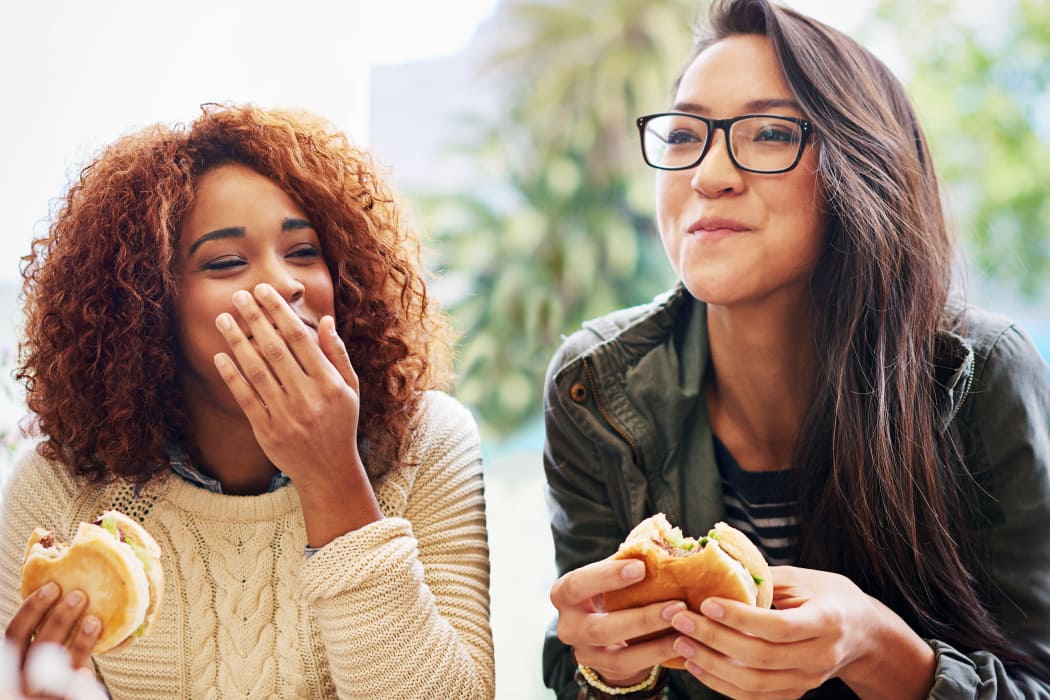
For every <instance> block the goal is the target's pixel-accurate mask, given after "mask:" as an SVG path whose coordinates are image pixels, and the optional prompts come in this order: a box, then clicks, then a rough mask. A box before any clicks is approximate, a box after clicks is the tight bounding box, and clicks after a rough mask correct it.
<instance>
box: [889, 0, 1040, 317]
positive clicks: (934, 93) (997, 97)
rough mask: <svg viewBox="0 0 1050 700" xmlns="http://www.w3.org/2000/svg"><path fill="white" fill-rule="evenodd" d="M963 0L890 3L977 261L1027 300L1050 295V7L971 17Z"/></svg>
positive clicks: (957, 216) (1030, 3) (949, 191)
mask: <svg viewBox="0 0 1050 700" xmlns="http://www.w3.org/2000/svg"><path fill="white" fill-rule="evenodd" d="M964 4H965V3H959V2H956V1H955V0H951V1H949V0H925V1H924V2H915V0H881V2H880V5H879V7H878V11H877V22H879V23H881V27H879V28H878V30H881V31H882V32H883V33H889V32H892V33H893V34H894V35H895V36H896V37H897V38H898V41H897V44H898V46H899V48H900V50H901V51H902V52H903V53H904V54H905V55H906V56H907V59H908V61H909V63H910V67H911V69H910V70H911V77H910V78H909V79H908V80H907V84H908V88H909V93H910V94H911V96H912V99H913V101H914V102H915V105H916V109H917V110H918V111H919V114H920V119H921V120H922V123H923V127H924V128H925V130H926V133H927V135H928V136H929V138H930V147H931V149H932V150H933V156H934V162H935V163H936V164H937V169H938V173H939V174H940V176H941V179H942V182H943V184H944V189H945V195H946V201H947V205H948V208H949V211H950V212H951V213H952V215H953V219H954V221H953V223H954V225H955V228H956V230H957V231H958V233H959V237H960V240H961V242H962V244H963V246H964V250H965V252H966V254H967V257H968V258H969V262H970V263H971V264H972V265H973V266H974V267H975V271H976V272H977V273H978V274H982V275H985V276H987V277H988V278H990V279H992V280H993V281H995V282H996V283H997V284H998V285H999V286H1000V287H1002V288H1006V289H1012V290H1013V291H1016V292H1020V293H1021V294H1022V295H1024V296H1025V297H1028V298H1029V299H1033V298H1035V297H1036V296H1037V295H1039V294H1040V293H1044V292H1045V291H1046V290H1048V289H1050V2H1047V1H1046V0H1002V1H1001V2H998V3H995V4H994V5H992V7H994V11H992V12H988V11H987V9H986V10H985V11H982V12H979V13H976V14H974V16H972V17H968V16H967V14H968V13H965V12H961V11H960V8H961V7H962V6H963V5H964Z"/></svg>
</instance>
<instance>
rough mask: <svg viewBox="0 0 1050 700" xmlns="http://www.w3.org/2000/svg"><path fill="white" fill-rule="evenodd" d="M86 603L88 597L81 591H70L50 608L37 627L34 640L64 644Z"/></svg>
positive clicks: (71, 633) (74, 627)
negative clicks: (49, 611)
mask: <svg viewBox="0 0 1050 700" xmlns="http://www.w3.org/2000/svg"><path fill="white" fill-rule="evenodd" d="M87 604H88V599H87V596H86V595H84V592H83V591H79V590H77V591H70V592H69V593H68V594H66V596H65V597H64V598H63V599H62V602H60V603H58V604H57V605H55V606H54V607H52V608H51V614H49V615H48V616H47V618H46V619H45V620H44V622H43V623H42V624H41V625H40V627H38V628H37V632H36V641H38V642H55V643H57V644H65V643H66V642H67V641H68V640H69V638H70V637H71V636H72V635H73V631H74V629H76V627H77V621H78V620H79V619H80V616H81V615H82V614H83V613H84V610H85V609H86V608H87Z"/></svg>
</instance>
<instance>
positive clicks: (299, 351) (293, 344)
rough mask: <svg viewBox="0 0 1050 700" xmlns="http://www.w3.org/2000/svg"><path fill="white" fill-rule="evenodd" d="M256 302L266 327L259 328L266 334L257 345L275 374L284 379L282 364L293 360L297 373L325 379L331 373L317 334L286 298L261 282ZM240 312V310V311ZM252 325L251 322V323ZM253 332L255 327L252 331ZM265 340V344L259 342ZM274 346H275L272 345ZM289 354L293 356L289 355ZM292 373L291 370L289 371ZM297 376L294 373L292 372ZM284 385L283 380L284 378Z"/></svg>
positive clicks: (256, 293)
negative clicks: (260, 309) (261, 311)
mask: <svg viewBox="0 0 1050 700" xmlns="http://www.w3.org/2000/svg"><path fill="white" fill-rule="evenodd" d="M253 291H254V294H255V300H256V302H257V303H258V304H259V306H260V307H261V308H262V310H263V311H264V312H265V318H264V319H263V321H262V323H264V324H265V325H266V326H267V327H266V328H260V329H259V330H260V332H261V333H262V334H263V335H261V336H260V334H258V333H257V334H256V336H255V339H256V345H258V347H259V348H260V350H261V351H262V352H263V355H264V357H266V360H267V362H270V364H271V366H273V368H274V371H275V372H277V373H278V376H281V372H282V365H280V364H278V363H280V362H286V361H287V360H289V359H291V360H294V361H295V363H296V365H297V366H298V367H297V368H298V369H301V370H302V371H305V372H306V374H308V375H309V376H311V377H317V376H323V374H324V373H325V372H326V371H327V370H328V364H329V363H328V362H326V361H325V356H324V353H322V352H321V351H320V348H319V346H318V339H317V333H318V331H317V330H315V329H314V328H311V327H310V326H308V325H307V324H306V322H305V321H304V320H303V319H301V318H299V315H298V314H296V313H295V311H294V310H292V307H291V306H289V305H288V302H287V301H285V299H284V297H282V296H281V295H280V294H278V293H277V290H276V289H274V288H273V287H272V286H270V285H269V284H266V283H265V282H261V283H259V284H257V285H255V289H254V290H253ZM238 310H240V309H238ZM269 321H272V322H273V325H276V326H277V331H279V333H278V332H273V326H270V325H269ZM249 323H250V320H249ZM252 328H253V330H254V326H253V327H252ZM260 338H263V339H264V340H260ZM271 343H272V345H271ZM289 350H290V352H291V355H289V354H288V351H289ZM289 369H291V368H289ZM293 376H294V372H293ZM282 383H283V377H282Z"/></svg>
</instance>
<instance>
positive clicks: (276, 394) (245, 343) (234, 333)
mask: <svg viewBox="0 0 1050 700" xmlns="http://www.w3.org/2000/svg"><path fill="white" fill-rule="evenodd" d="M215 326H216V327H217V328H218V329H219V332H220V333H222V335H223V338H224V339H225V340H226V344H227V345H229V346H230V352H231V353H232V356H233V359H234V360H235V361H236V364H237V368H238V369H239V370H240V375H241V377H242V378H243V379H244V380H245V381H246V382H247V383H248V385H249V386H250V387H251V388H252V390H253V391H254V392H255V393H256V394H258V396H259V401H260V402H261V403H262V404H263V405H266V406H271V405H276V404H277V402H278V401H279V400H280V399H281V398H282V397H283V395H284V389H283V388H282V386H281V384H280V382H279V381H278V378H277V376H276V375H275V374H274V373H273V371H272V370H271V369H270V366H269V365H268V364H267V363H266V361H265V360H264V359H263V357H262V355H260V354H259V352H258V351H256V349H255V348H254V347H253V346H252V341H250V340H249V339H248V336H246V335H245V334H244V331H242V330H241V328H240V326H238V325H237V324H236V323H235V322H234V320H233V316H231V315H230V314H228V313H221V314H219V315H218V317H216V319H215ZM271 332H273V329H271ZM274 335H276V334H274ZM282 342H283V341H282ZM285 352H287V350H286V351H285ZM220 354H225V353H220ZM223 378H224V379H225V377H223ZM227 386H229V382H227ZM238 403H239V401H238ZM242 407H243V404H242Z"/></svg>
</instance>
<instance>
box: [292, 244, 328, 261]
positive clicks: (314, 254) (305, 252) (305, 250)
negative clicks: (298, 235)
mask: <svg viewBox="0 0 1050 700" xmlns="http://www.w3.org/2000/svg"><path fill="white" fill-rule="evenodd" d="M285 257H289V258H301V259H307V260H313V259H316V258H320V257H321V250H320V249H319V248H318V247H317V246H313V245H303V246H299V247H297V248H293V249H292V250H291V251H289V252H288V254H287V255H286V256H285Z"/></svg>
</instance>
